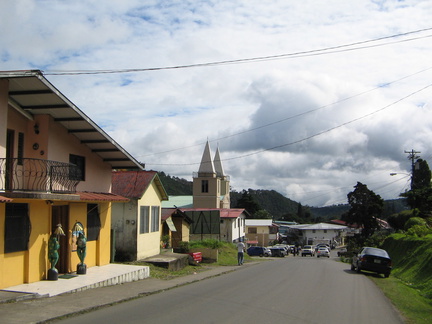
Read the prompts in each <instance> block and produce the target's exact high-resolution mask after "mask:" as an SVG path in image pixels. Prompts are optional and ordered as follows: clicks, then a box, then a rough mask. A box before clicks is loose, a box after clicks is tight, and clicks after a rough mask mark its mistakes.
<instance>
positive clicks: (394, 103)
mask: <svg viewBox="0 0 432 324" xmlns="http://www.w3.org/2000/svg"><path fill="white" fill-rule="evenodd" d="M430 87H432V84H428V85H427V86H425V87H423V88H421V89H418V90H416V91H414V92H411V93H410V94H408V95H406V96H404V97H402V98H400V99H398V100H396V101H394V102H392V103H390V104H388V105H386V106H384V107H382V108H380V109H377V110H375V111H373V112H370V113H368V114H366V115H363V116H360V117H358V118H355V119H351V120H349V121H347V122H345V123H342V124H339V125H337V126H334V127H331V128H328V129H326V130H323V131H321V132H318V133H315V134H312V135H310V136H307V137H304V138H301V139H299V140H296V141H293V142H289V143H284V144H281V145H276V146H273V147H269V148H266V149H262V150H259V151H254V152H251V153H248V154H244V155H239V156H236V157H231V158H226V159H221V161H231V160H237V159H242V158H245V157H249V156H253V155H257V154H261V153H264V152H268V151H273V150H276V149H279V148H283V147H287V146H291V145H295V144H299V143H301V142H304V141H307V140H310V139H312V138H315V137H318V136H320V135H323V134H326V133H329V132H331V131H333V130H335V129H338V128H341V127H343V126H346V125H349V124H352V123H354V122H357V121H359V120H362V119H365V118H367V117H370V116H372V115H375V114H377V113H379V112H381V111H383V110H386V109H388V108H390V107H392V106H394V105H396V104H397V103H399V102H401V101H403V100H405V99H407V98H409V97H412V96H414V95H415V94H417V93H420V92H422V91H424V90H426V89H428V88H430ZM198 164H200V163H198V162H197V163H183V164H168V163H165V164H163V163H161V164H156V163H146V165H173V166H174V165H175V166H187V165H198Z"/></svg>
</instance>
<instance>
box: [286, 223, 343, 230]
mask: <svg viewBox="0 0 432 324" xmlns="http://www.w3.org/2000/svg"><path fill="white" fill-rule="evenodd" d="M289 227H291V228H297V229H299V230H343V229H345V228H347V226H342V225H335V224H328V223H318V224H301V225H292V226H289Z"/></svg>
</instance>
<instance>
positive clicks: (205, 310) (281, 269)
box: [60, 251, 403, 324]
mask: <svg viewBox="0 0 432 324" xmlns="http://www.w3.org/2000/svg"><path fill="white" fill-rule="evenodd" d="M332 253H334V251H332ZM337 259H338V258H335V257H331V258H329V259H327V258H316V257H299V256H297V257H293V256H289V257H286V258H280V259H274V260H268V261H264V262H261V263H258V264H255V265H250V266H247V265H245V266H243V268H242V269H240V270H239V271H234V272H231V273H228V274H225V275H222V276H219V277H214V278H210V279H207V280H203V281H200V282H197V283H193V284H190V285H187V286H183V287H179V288H175V289H172V290H169V291H165V292H162V293H159V294H155V295H151V296H146V297H142V298H139V299H136V300H133V301H129V302H125V303H122V304H118V305H115V306H111V307H108V308H104V309H100V310H97V311H94V312H91V313H87V314H83V315H79V316H76V317H73V318H69V319H65V320H63V321H60V323H62V324H68V323H80V324H86V323H92V324H98V323H101V324H109V323H125V324H126V323H127V324H133V323H170V324H172V323H188V324H203V323H206V324H207V323H233V324H242V323H245V324H246V323H247V324H251V323H296V324H301V323H333V324H338V323H343V324H345V323H354V324H355V323H358V324H366V323H371V324H372V323H373V324H376V323H392V324H393V323H403V321H402V320H401V318H400V317H399V315H398V314H397V312H396V311H395V310H394V308H393V307H392V305H391V304H390V302H389V301H388V300H387V299H386V298H385V297H384V295H383V294H382V292H381V291H380V290H379V289H378V288H377V287H376V286H375V285H374V284H373V282H372V281H371V280H369V279H368V278H367V276H366V275H364V274H357V273H356V272H353V271H351V270H349V265H347V264H343V263H341V262H337ZM261 260H263V259H261ZM382 280H386V279H384V278H383V279H382Z"/></svg>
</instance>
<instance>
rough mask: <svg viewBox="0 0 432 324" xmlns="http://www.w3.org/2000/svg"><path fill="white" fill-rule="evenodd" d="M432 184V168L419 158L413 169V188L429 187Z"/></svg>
mask: <svg viewBox="0 0 432 324" xmlns="http://www.w3.org/2000/svg"><path fill="white" fill-rule="evenodd" d="M430 186H431V170H430V169H429V165H428V163H427V162H426V161H425V160H423V159H417V161H416V163H415V164H414V169H413V170H412V187H411V190H416V189H422V188H429V187H430Z"/></svg>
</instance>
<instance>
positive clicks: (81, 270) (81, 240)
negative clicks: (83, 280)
mask: <svg viewBox="0 0 432 324" xmlns="http://www.w3.org/2000/svg"><path fill="white" fill-rule="evenodd" d="M86 249H87V239H86V237H85V236H84V233H83V232H82V231H80V232H79V234H78V239H77V254H78V258H79V259H80V261H81V262H80V263H78V265H77V274H86V273H87V266H86V264H85V263H84V259H85V257H86V254H87V252H86Z"/></svg>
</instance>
